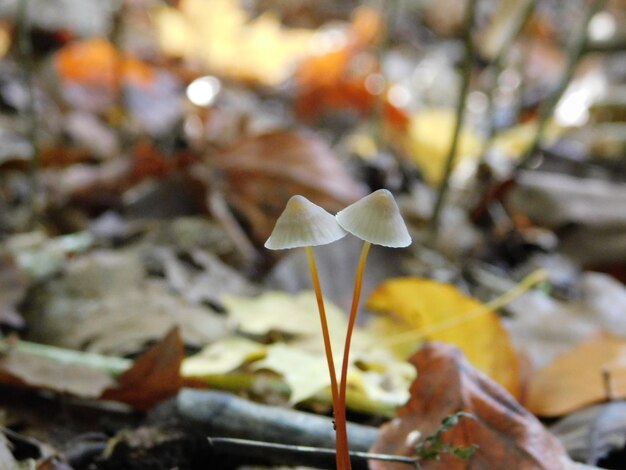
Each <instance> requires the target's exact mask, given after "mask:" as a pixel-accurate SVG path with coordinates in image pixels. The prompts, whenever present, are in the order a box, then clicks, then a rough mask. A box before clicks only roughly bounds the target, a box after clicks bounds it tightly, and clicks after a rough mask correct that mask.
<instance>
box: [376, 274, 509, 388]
mask: <svg viewBox="0 0 626 470" xmlns="http://www.w3.org/2000/svg"><path fill="white" fill-rule="evenodd" d="M367 306H368V308H370V309H372V310H375V311H379V312H386V313H389V314H390V315H391V318H392V319H393V320H394V321H395V322H396V323H397V324H398V326H399V328H401V329H402V330H403V333H402V337H403V338H406V337H407V336H408V337H410V338H411V340H412V341H413V344H414V345H415V343H416V340H417V341H419V339H420V337H421V338H424V339H430V340H436V341H442V342H445V343H450V344H455V345H457V346H458V347H460V348H461V349H462V350H463V352H464V353H465V355H466V356H467V358H468V359H469V361H470V362H471V363H472V364H473V365H474V366H475V367H476V368H477V369H479V370H481V371H483V372H484V373H486V374H487V375H489V376H490V377H491V378H493V379H494V380H495V381H497V382H498V383H500V384H501V385H503V386H504V387H505V388H506V389H507V390H508V391H509V392H511V393H512V394H513V395H514V396H516V397H519V395H520V379H519V364H518V358H517V355H516V353H515V351H514V349H513V346H512V345H511V341H510V339H509V335H508V333H507V331H506V330H505V329H504V327H503V326H502V324H501V323H500V320H499V318H498V316H497V315H496V314H495V313H494V312H492V311H490V310H489V309H487V308H485V307H484V306H483V305H481V304H480V303H479V302H477V301H476V300H474V299H472V298H471V297H468V296H466V295H464V294H463V293H461V292H460V291H458V290H457V289H456V288H455V287H454V286H452V285H450V284H443V283H439V282H435V281H432V280H428V279H419V278H409V277H407V278H396V279H392V280H389V281H387V282H385V283H383V284H381V285H380V286H379V287H378V288H377V289H376V290H375V291H374V293H373V294H372V295H371V296H370V298H369V299H368V302H367ZM481 310H482V311H484V314H479V315H477V314H476V312H480V311H481ZM464 317H467V318H466V319H465V318H464ZM465 320H467V321H465ZM407 329H414V330H415V332H414V334H411V333H407ZM387 341H389V342H390V343H393V342H394V338H393V337H391V338H388V340H387Z"/></svg>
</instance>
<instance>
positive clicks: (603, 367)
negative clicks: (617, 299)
mask: <svg viewBox="0 0 626 470" xmlns="http://www.w3.org/2000/svg"><path fill="white" fill-rule="evenodd" d="M624 358H626V340H624V339H620V338H616V337H613V336H609V335H607V334H600V335H596V336H594V337H593V338H590V339H587V340H586V341H583V342H582V343H580V344H579V345H578V346H576V347H575V348H573V349H572V350H570V351H568V352H565V353H563V354H562V355H560V356H559V357H557V358H556V359H555V360H554V361H553V362H552V363H551V364H549V365H548V366H546V367H545V368H543V369H541V370H539V371H538V372H537V373H536V374H534V375H533V376H532V377H531V379H530V383H529V384H528V400H527V401H526V403H525V404H526V406H527V407H528V409H529V410H531V411H532V412H533V413H535V414H537V415H539V416H561V415H564V414H567V413H570V412H572V411H575V410H577V409H580V408H582V407H583V406H587V405H590V404H592V403H597V402H600V401H604V400H607V399H621V398H626V380H624V378H625V377H624V376H625V375H626V373H625V372H624V371H625V370H626V368H625V364H626V363H625V361H624Z"/></svg>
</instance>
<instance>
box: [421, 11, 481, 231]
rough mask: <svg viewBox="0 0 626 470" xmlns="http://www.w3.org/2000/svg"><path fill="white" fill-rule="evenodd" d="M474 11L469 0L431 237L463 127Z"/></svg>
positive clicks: (471, 58)
mask: <svg viewBox="0 0 626 470" xmlns="http://www.w3.org/2000/svg"><path fill="white" fill-rule="evenodd" d="M475 11H476V0H470V1H469V3H468V4H467V11H466V13H465V24H464V30H463V40H464V44H465V58H464V63H463V74H462V78H461V80H462V82H461V89H460V91H459V101H458V103H457V109H456V124H455V126H454V133H453V135H452V142H451V144H450V148H449V150H448V156H447V157H446V162H445V167H444V172H443V178H442V180H441V185H440V187H439V192H438V194H437V201H436V202H435V208H434V209H433V215H432V219H431V226H430V228H431V234H432V237H433V239H434V238H436V236H437V231H438V229H439V218H440V216H441V209H442V206H443V203H444V201H445V198H446V193H447V192H448V186H449V184H450V175H451V173H452V167H453V165H454V159H455V156H456V152H457V148H458V143H459V136H460V134H461V128H462V127H463V116H464V114H465V99H466V98H467V93H468V91H469V83H470V78H471V74H472V64H473V62H474V44H473V42H472V25H473V23H474V14H475Z"/></svg>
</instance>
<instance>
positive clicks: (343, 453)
mask: <svg viewBox="0 0 626 470" xmlns="http://www.w3.org/2000/svg"><path fill="white" fill-rule="evenodd" d="M304 249H305V251H306V255H307V260H308V262H309V269H310V271H311V281H312V283H313V290H314V291H315V298H316V299H317V309H318V311H319V314H320V322H321V324H322V336H323V337H324V350H325V351H326V362H327V363H328V374H329V376H330V390H331V393H332V400H333V414H334V417H335V427H336V437H337V443H336V446H337V469H338V470H346V469H347V468H350V467H349V465H350V462H349V460H346V459H349V455H350V454H349V450H348V438H347V430H346V421H345V419H346V414H345V412H342V411H341V410H340V407H341V405H340V403H341V402H340V401H339V387H338V385H337V374H336V371H335V361H334V360H333V351H332V346H331V343H330V333H329V330H328V322H327V320H326V308H325V307H324V297H323V296H322V289H321V287H320V280H319V277H318V275H317V265H316V264H315V257H314V255H313V248H312V247H310V246H306V247H304ZM346 465H347V467H346Z"/></svg>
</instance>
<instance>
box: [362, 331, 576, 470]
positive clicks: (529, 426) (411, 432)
mask: <svg viewBox="0 0 626 470" xmlns="http://www.w3.org/2000/svg"><path fill="white" fill-rule="evenodd" d="M411 363H412V364H413V365H414V366H415V367H416V368H417V370H418V371H419V377H418V378H417V379H416V380H415V381H414V382H413V384H412V385H411V399H410V400H409V402H408V403H407V404H406V405H405V406H404V407H402V408H400V409H399V410H398V411H397V417H396V418H395V419H394V420H393V421H391V422H389V423H387V424H385V425H383V427H382V428H381V433H380V437H379V439H378V441H377V442H376V443H375V444H374V447H373V448H372V449H371V451H372V452H378V453H385V454H395V455H405V456H414V455H415V451H414V449H413V446H414V445H415V444H416V442H415V439H414V438H413V436H415V431H419V433H420V434H421V436H422V437H426V436H429V435H431V434H433V433H434V432H436V431H437V430H438V429H439V426H440V423H441V420H442V419H443V418H445V417H446V416H449V415H451V414H454V413H456V412H458V411H464V412H467V413H470V414H472V415H474V418H475V419H471V418H465V419H462V420H461V421H460V422H459V424H457V425H456V426H454V427H453V428H452V429H451V430H449V431H448V432H446V433H445V434H444V436H443V440H444V441H445V442H447V443H449V444H452V445H454V446H457V447H467V446H469V445H471V444H476V445H478V446H479V448H478V450H477V451H476V452H475V453H474V455H473V456H471V457H470V458H469V459H468V460H460V459H458V458H456V457H453V456H451V455H449V454H443V455H442V456H441V460H439V461H424V462H420V465H421V467H420V468H423V469H424V470H439V469H441V470H444V469H445V470H465V469H468V470H469V469H481V470H490V469H493V470H501V469H506V468H511V469H513V468H514V469H515V470H561V469H564V468H565V467H564V465H565V464H564V463H563V462H564V461H566V460H567V455H566V453H565V451H564V449H563V447H562V446H561V444H560V443H559V441H558V440H557V439H556V438H555V437H554V436H552V435H551V434H550V433H549V432H548V431H546V430H545V429H544V427H543V426H542V425H541V423H540V422H539V421H538V420H537V419H536V418H535V417H534V416H533V415H532V414H530V413H529V412H528V411H527V410H526V409H524V408H523V407H522V406H521V405H520V404H519V403H517V402H516V401H515V399H514V398H513V397H511V396H510V395H509V394H508V393H507V392H506V391H505V390H504V389H503V388H502V387H500V386H499V385H498V384H496V383H495V382H493V381H491V380H490V379H489V378H488V377H486V376H485V375H484V374H482V373H481V372H479V371H477V370H476V369H474V368H473V367H472V366H471V365H470V364H469V363H468V362H467V360H466V359H465V358H464V357H463V354H462V353H461V351H460V350H459V349H457V348H455V347H452V346H448V345H445V344H442V343H429V344H427V345H426V346H425V347H424V348H423V349H422V350H420V351H419V352H418V353H417V354H415V355H414V356H413V357H412V358H411ZM370 469H371V470H405V469H406V465H404V464H397V463H387V462H378V461H372V462H371V463H370Z"/></svg>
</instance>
